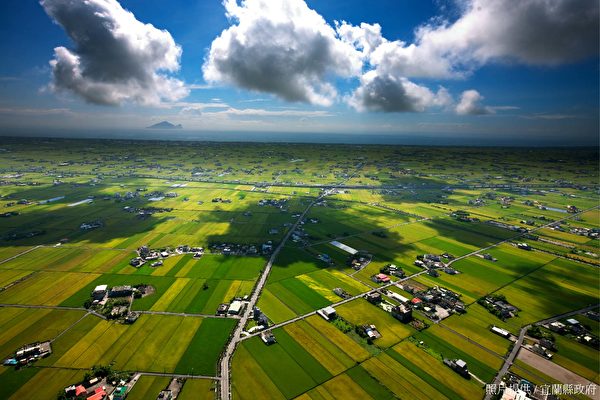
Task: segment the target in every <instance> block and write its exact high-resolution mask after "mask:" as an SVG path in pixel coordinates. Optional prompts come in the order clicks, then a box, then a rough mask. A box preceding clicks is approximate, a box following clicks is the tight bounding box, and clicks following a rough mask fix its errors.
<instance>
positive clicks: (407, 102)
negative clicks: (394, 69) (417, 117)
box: [347, 70, 452, 112]
mask: <svg viewBox="0 0 600 400" xmlns="http://www.w3.org/2000/svg"><path fill="white" fill-rule="evenodd" d="M360 83H361V84H360V87H359V88H358V89H356V90H355V91H354V92H353V93H352V95H351V96H350V97H349V98H348V99H347V102H348V104H350V105H351V106H352V107H353V108H355V109H356V110H357V111H378V112H411V111H412V112H423V111H425V109H426V108H428V107H432V106H438V107H444V106H448V105H450V104H451V103H452V97H451V96H450V94H449V93H448V91H447V90H446V89H445V88H440V89H439V90H438V92H437V93H434V92H432V91H431V90H430V89H429V88H427V87H425V86H421V85H418V84H416V83H414V82H411V81H410V80H408V79H407V78H404V77H396V76H394V75H389V74H388V75H381V74H379V73H378V71H376V70H371V71H369V72H367V73H365V74H364V75H363V76H362V77H361V79H360Z"/></svg>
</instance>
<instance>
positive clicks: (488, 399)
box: [485, 304, 600, 400]
mask: <svg viewBox="0 0 600 400" xmlns="http://www.w3.org/2000/svg"><path fill="white" fill-rule="evenodd" d="M598 307H600V305H598V304H593V305H589V306H587V307H585V308H582V309H579V310H575V311H569V312H566V313H563V314H559V315H555V316H553V317H550V318H547V319H544V320H541V321H538V322H535V323H533V324H532V325H544V324H548V323H550V322H554V321H557V320H559V319H563V318H567V317H570V316H573V315H577V314H581V313H584V312H588V311H591V310H594V309H596V308H598ZM530 326H531V325H527V326H524V327H523V328H521V331H520V332H519V337H518V339H517V342H516V343H515V345H514V347H513V349H512V351H511V352H510V354H509V356H508V357H507V358H506V360H505V361H504V365H502V368H500V371H498V374H497V375H496V377H495V378H494V381H493V384H495V385H499V384H500V382H501V381H502V378H503V377H504V375H505V374H506V373H507V372H508V369H509V368H510V366H511V365H512V364H513V362H514V360H515V357H517V354H518V353H519V349H520V348H521V345H522V344H523V339H524V338H525V333H526V332H527V329H529V327H530ZM491 398H492V395H491V394H486V396H485V400H491Z"/></svg>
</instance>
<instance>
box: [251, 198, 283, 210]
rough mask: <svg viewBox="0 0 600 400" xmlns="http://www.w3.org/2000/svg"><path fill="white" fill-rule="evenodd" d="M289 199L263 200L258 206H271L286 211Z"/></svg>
mask: <svg viewBox="0 0 600 400" xmlns="http://www.w3.org/2000/svg"><path fill="white" fill-rule="evenodd" d="M287 203H288V199H261V200H259V201H258V205H259V206H261V207H264V206H270V207H275V208H278V209H280V210H284V209H285V207H286V206H287Z"/></svg>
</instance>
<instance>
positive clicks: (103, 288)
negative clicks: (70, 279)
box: [92, 285, 108, 301]
mask: <svg viewBox="0 0 600 400" xmlns="http://www.w3.org/2000/svg"><path fill="white" fill-rule="evenodd" d="M107 290H108V285H98V286H96V287H95V288H94V290H93V291H92V298H93V299H94V300H98V301H102V300H103V299H104V296H106V293H107Z"/></svg>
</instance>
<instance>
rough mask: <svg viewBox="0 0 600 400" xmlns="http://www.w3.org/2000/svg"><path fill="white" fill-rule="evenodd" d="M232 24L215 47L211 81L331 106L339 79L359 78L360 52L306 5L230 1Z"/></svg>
mask: <svg viewBox="0 0 600 400" xmlns="http://www.w3.org/2000/svg"><path fill="white" fill-rule="evenodd" d="M224 5H225V9H226V12H227V16H228V18H229V19H230V20H231V21H232V23H233V24H232V25H231V26H230V27H229V28H227V29H225V30H224V31H223V32H222V33H221V35H220V36H219V37H217V38H216V39H215V40H214V41H213V42H212V44H211V46H210V51H209V54H208V57H207V59H206V62H205V64H204V66H203V72H204V78H205V79H206V80H207V81H208V82H214V83H218V82H224V83H228V84H233V85H236V86H239V87H242V88H245V89H250V90H254V91H259V92H266V93H271V94H274V95H276V96H278V97H280V98H282V99H284V100H288V101H301V102H308V103H312V104H318V105H323V106H329V105H331V104H332V103H333V102H334V100H335V99H336V97H337V95H338V93H337V90H336V88H335V86H334V85H333V83H332V81H333V79H335V78H336V77H352V76H358V75H359V74H360V72H361V68H362V59H361V53H360V52H359V51H358V50H356V49H355V47H354V46H353V45H351V44H350V43H348V42H347V41H342V40H340V38H339V37H338V35H337V33H336V31H335V30H334V29H333V28H332V27H331V26H330V25H329V24H328V23H327V22H326V21H325V20H324V19H323V17H322V16H321V15H319V14H318V13H317V12H315V11H314V10H312V9H310V8H309V7H308V6H307V4H306V3H305V2H304V1H303V0H287V1H274V0H242V2H241V3H238V1H237V0H225V1H224Z"/></svg>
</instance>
